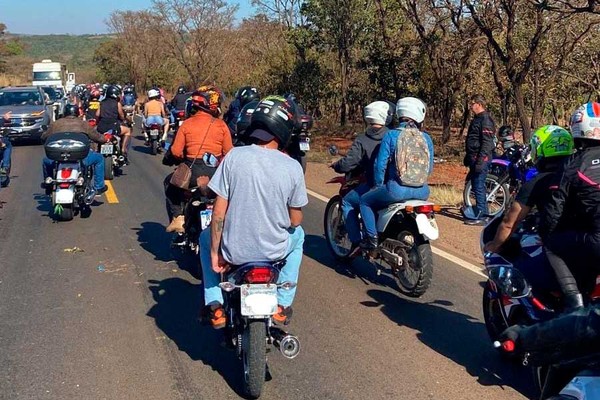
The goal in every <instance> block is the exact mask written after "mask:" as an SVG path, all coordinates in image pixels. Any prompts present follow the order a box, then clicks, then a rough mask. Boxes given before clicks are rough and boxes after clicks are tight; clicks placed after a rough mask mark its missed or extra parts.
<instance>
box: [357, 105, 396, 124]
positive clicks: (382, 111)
mask: <svg viewBox="0 0 600 400" xmlns="http://www.w3.org/2000/svg"><path fill="white" fill-rule="evenodd" d="M393 112H394V110H393V109H392V108H391V107H390V105H389V103H387V102H385V101H374V102H373V103H371V104H369V105H367V106H366V107H365V108H364V114H365V121H367V123H368V124H379V125H387V124H389V123H390V122H391V121H392V117H393Z"/></svg>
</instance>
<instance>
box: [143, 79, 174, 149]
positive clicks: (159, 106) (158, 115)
mask: <svg viewBox="0 0 600 400" xmlns="http://www.w3.org/2000/svg"><path fill="white" fill-rule="evenodd" d="M152 124H158V125H160V126H162V128H163V137H162V141H163V142H164V141H165V140H166V138H167V134H168V133H169V119H168V118H167V114H166V113H165V107H164V104H163V103H161V101H160V92H159V91H158V90H156V89H150V90H149V91H148V102H147V103H146V104H144V123H143V125H144V127H145V128H147V127H149V126H150V125H152ZM143 132H144V137H145V138H146V145H149V144H150V141H149V139H148V132H147V131H146V129H144V130H143Z"/></svg>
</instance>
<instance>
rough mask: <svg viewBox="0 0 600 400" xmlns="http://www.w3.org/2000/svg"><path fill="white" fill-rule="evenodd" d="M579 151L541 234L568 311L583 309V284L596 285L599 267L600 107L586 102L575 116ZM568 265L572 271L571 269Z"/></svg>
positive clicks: (543, 221)
mask: <svg viewBox="0 0 600 400" xmlns="http://www.w3.org/2000/svg"><path fill="white" fill-rule="evenodd" d="M571 134H572V135H573V139H574V140H575V146H576V148H577V151H576V152H575V154H574V155H573V156H572V157H571V158H570V159H569V160H568V161H567V163H566V164H565V166H564V169H563V170H562V171H561V173H560V181H559V182H560V183H559V185H557V186H556V187H553V188H551V189H552V197H551V199H550V201H549V202H548V204H547V205H546V207H545V208H544V210H543V211H542V216H541V221H540V229H539V232H540V236H541V237H542V241H543V243H544V250H545V252H546V256H547V257H548V261H549V262H550V264H551V265H552V268H553V269H554V273H555V274H556V277H557V279H558V283H559V285H560V288H561V290H562V292H563V294H564V295H565V304H566V306H567V310H568V309H574V308H578V307H582V306H583V297H582V295H581V293H580V291H579V287H578V286H577V281H576V280H575V276H577V277H578V278H580V282H594V279H593V277H595V276H596V275H597V274H598V272H599V268H598V265H599V264H600V185H599V184H598V182H600V169H599V168H598V164H600V103H587V104H584V105H582V106H581V107H579V108H578V109H577V110H576V111H575V113H574V114H573V116H572V117H571ZM566 261H568V263H569V265H571V266H572V267H573V268H574V270H575V274H574V273H573V271H571V270H570V269H569V267H568V266H567V263H566Z"/></svg>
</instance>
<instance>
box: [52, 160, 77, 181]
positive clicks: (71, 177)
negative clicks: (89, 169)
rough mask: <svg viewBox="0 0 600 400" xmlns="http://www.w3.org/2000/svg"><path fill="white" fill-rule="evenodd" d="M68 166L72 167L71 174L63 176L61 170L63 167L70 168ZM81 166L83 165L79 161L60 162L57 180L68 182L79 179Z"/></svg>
mask: <svg viewBox="0 0 600 400" xmlns="http://www.w3.org/2000/svg"><path fill="white" fill-rule="evenodd" d="M68 168H71V175H69V177H68V178H66V179H63V178H61V176H62V174H61V171H62V170H63V169H68ZM80 168H81V166H80V165H79V163H59V164H58V168H57V169H56V181H57V182H68V181H75V180H77V178H78V177H79V172H80V171H79V170H80Z"/></svg>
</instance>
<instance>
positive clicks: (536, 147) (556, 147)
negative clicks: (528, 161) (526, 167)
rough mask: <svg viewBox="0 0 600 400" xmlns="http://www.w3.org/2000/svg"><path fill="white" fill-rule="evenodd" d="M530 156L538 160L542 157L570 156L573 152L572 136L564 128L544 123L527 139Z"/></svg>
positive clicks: (535, 160)
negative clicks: (529, 146)
mask: <svg viewBox="0 0 600 400" xmlns="http://www.w3.org/2000/svg"><path fill="white" fill-rule="evenodd" d="M529 144H530V145H531V158H532V159H533V161H534V162H538V161H539V160H540V159H542V158H549V157H560V156H570V155H571V154H573V147H574V144H573V136H571V134H570V133H569V132H567V131H566V130H565V129H564V128H561V127H560V126H556V125H545V126H542V127H541V128H538V129H537V130H536V131H535V132H534V133H533V135H532V136H531V140H530V141H529Z"/></svg>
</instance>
